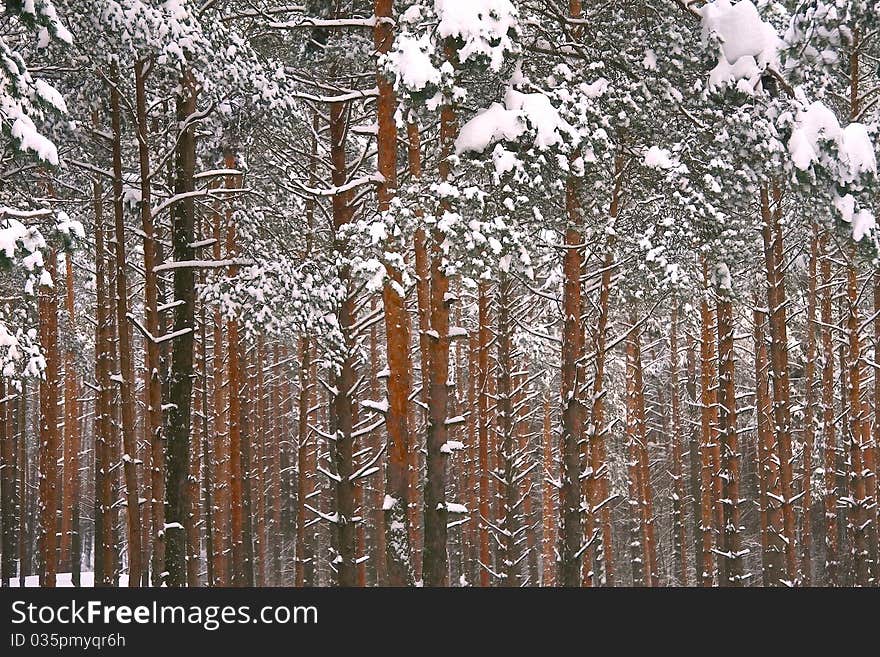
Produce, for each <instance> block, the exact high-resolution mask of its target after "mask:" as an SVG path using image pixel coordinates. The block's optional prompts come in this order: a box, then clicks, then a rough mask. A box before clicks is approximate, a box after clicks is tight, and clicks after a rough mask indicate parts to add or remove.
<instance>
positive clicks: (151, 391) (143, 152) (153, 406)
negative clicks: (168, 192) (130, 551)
mask: <svg viewBox="0 0 880 657" xmlns="http://www.w3.org/2000/svg"><path fill="white" fill-rule="evenodd" d="M148 70H149V64H148V62H146V61H144V60H141V61H140V62H138V63H137V64H135V68H134V73H135V110H136V118H137V130H138V155H139V163H140V176H141V203H140V210H141V228H142V230H143V233H144V304H145V308H144V311H145V315H146V328H147V332H148V333H149V334H150V335H152V336H156V337H158V336H159V311H158V304H159V286H158V282H157V276H156V272H155V271H154V270H155V267H156V251H157V247H156V235H155V230H154V227H153V209H152V205H151V199H152V182H151V178H150V148H149V139H150V134H149V129H148V127H147V96H146V76H147V74H148ZM144 342H145V343H146V351H147V377H146V380H147V395H146V397H147V412H146V416H145V418H144V424H145V426H146V428H147V430H146V431H145V433H146V435H147V436H148V437H149V442H150V455H151V464H150V488H151V491H152V500H151V501H150V509H151V514H152V523H153V531H154V532H156V536H154V537H153V556H152V562H151V570H152V574H153V576H152V582H153V585H154V586H158V585H159V584H160V577H159V574H160V573H161V572H162V569H163V565H164V563H165V544H164V541H163V540H162V536H163V526H164V524H165V481H164V476H165V464H164V437H163V430H164V426H163V423H164V421H163V414H162V379H161V378H160V371H161V363H160V358H161V354H160V351H159V345H158V344H157V343H156V342H155V341H154V340H151V339H149V338H147V339H146V340H145V341H144Z"/></svg>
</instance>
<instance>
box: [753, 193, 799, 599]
mask: <svg viewBox="0 0 880 657" xmlns="http://www.w3.org/2000/svg"><path fill="white" fill-rule="evenodd" d="M761 215H762V220H763V226H762V237H763V240H764V259H765V265H766V271H767V301H768V306H769V310H770V312H769V316H770V370H771V374H772V379H773V424H774V428H775V432H776V442H777V448H776V449H777V454H778V457H779V464H780V466H779V471H780V484H781V491H780V494H781V497H782V499H783V502H782V517H783V524H784V537H785V540H784V543H785V567H786V581H788V582H790V583H792V584H794V583H795V581H796V579H797V552H796V545H795V529H794V525H795V522H794V521H795V518H794V505H793V496H792V456H791V389H790V386H789V377H788V328H787V318H786V314H787V313H786V297H785V278H784V274H783V270H782V267H783V244H782V226H781V225H780V221H781V218H782V193H781V191H780V189H779V187H778V185H776V184H774V185H773V205H772V206H771V203H770V197H769V192H768V190H767V188H766V186H765V187H762V188H761Z"/></svg>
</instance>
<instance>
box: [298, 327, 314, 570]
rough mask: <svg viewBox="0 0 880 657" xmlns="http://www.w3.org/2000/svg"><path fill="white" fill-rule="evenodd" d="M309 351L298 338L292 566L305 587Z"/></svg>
mask: <svg viewBox="0 0 880 657" xmlns="http://www.w3.org/2000/svg"><path fill="white" fill-rule="evenodd" d="M310 356H311V349H310V347H309V340H308V338H306V337H302V338H300V361H299V362H300V370H299V400H298V413H299V424H298V427H297V429H298V431H297V434H298V437H297V443H296V444H297V448H296V452H297V458H296V482H297V483H296V548H295V549H296V565H295V566H294V584H295V585H296V586H299V587H302V586H304V585H305V567H306V562H307V561H309V562H310V561H311V559H312V554H311V553H310V552H307V548H308V547H309V543H308V542H307V541H306V496H307V495H308V493H309V491H308V476H309V458H308V449H309V385H310V383H309V373H310V369H311V363H310Z"/></svg>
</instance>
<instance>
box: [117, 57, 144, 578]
mask: <svg viewBox="0 0 880 657" xmlns="http://www.w3.org/2000/svg"><path fill="white" fill-rule="evenodd" d="M112 77H113V81H112V83H111V87H110V117H111V125H112V129H113V214H114V219H115V223H114V226H115V230H114V238H115V239H114V253H115V254H116V325H117V333H118V340H119V376H120V380H119V393H120V416H121V419H122V426H121V430H122V449H123V450H124V453H123V455H122V461H123V471H124V474H125V496H126V515H127V518H128V581H129V586H133V587H135V586H140V583H141V517H140V493H139V486H138V473H137V439H136V437H135V417H134V412H135V397H134V362H133V360H132V349H131V337H130V336H131V332H130V331H129V326H128V277H127V273H126V265H125V206H124V200H123V198H122V196H123V193H124V188H123V179H122V175H123V171H122V114H121V110H120V99H119V87H118V85H119V84H120V81H119V76H118V75H117V74H116V68H115V66H114V68H113V76H112Z"/></svg>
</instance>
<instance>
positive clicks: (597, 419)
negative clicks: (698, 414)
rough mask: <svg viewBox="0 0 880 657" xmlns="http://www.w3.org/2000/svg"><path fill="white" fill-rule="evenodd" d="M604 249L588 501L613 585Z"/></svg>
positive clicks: (618, 162)
mask: <svg viewBox="0 0 880 657" xmlns="http://www.w3.org/2000/svg"><path fill="white" fill-rule="evenodd" d="M622 165H623V163H622V159H621V158H620V157H617V158H616V159H615V164H614V174H615V181H614V188H613V191H612V197H611V206H610V208H609V213H608V214H609V216H610V217H611V221H615V220H616V219H617V216H618V214H619V213H620V192H621V170H622ZM605 248H606V249H607V250H606V253H605V258H604V260H603V262H602V274H601V280H600V283H599V316H598V318H597V320H596V333H595V335H596V354H595V361H596V374H595V377H594V379H593V404H592V408H591V410H590V429H589V430H590V457H591V459H592V460H591V463H590V466H591V468H592V475H591V479H593V480H594V482H595V484H594V490H595V496H596V497H597V498H598V500H593V501H592V502H591V503H590V506H591V508H590V513H591V514H595V511H596V509H595V506H596V504H598V505H600V506H601V509H600V510H599V515H600V519H601V524H602V553H601V562H602V566H603V569H604V571H605V585H606V586H614V547H613V542H612V541H613V532H612V524H611V506H610V504H609V502H610V500H609V495H610V490H611V486H610V485H609V476H610V474H609V471H608V465H607V463H606V448H605V436H606V434H607V432H608V427H607V423H606V422H605V394H606V391H605V362H606V353H605V352H606V351H607V341H608V316H609V313H610V303H611V275H612V273H613V271H614V268H615V265H614V251H613V248H614V243H613V241H612V240H611V239H610V238H608V239H607V243H606V245H605Z"/></svg>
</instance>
